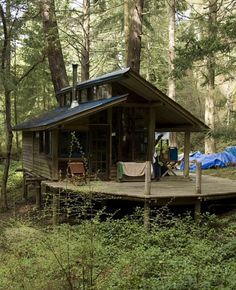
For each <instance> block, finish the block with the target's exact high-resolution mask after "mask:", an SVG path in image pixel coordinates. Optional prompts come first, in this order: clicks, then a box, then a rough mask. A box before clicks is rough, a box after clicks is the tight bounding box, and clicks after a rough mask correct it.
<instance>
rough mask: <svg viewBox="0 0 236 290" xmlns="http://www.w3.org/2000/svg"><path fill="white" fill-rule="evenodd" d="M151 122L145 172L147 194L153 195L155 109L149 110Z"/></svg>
mask: <svg viewBox="0 0 236 290" xmlns="http://www.w3.org/2000/svg"><path fill="white" fill-rule="evenodd" d="M148 113H149V122H148V148H147V161H146V171H145V194H147V195H150V194H151V164H152V158H153V153H154V146H155V126H156V112H155V108H153V107H151V108H149V112H148Z"/></svg>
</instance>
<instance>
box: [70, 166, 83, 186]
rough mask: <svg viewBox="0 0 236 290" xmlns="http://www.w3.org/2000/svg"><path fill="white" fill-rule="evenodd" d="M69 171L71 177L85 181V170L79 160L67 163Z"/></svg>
mask: <svg viewBox="0 0 236 290" xmlns="http://www.w3.org/2000/svg"><path fill="white" fill-rule="evenodd" d="M68 169H69V173H70V174H71V177H72V178H75V179H76V180H79V181H80V180H83V181H84V182H85V183H86V170H85V166H84V163H83V162H82V161H81V162H79V161H78V162H69V164H68Z"/></svg>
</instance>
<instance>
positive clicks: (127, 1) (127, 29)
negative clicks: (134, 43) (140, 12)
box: [124, 0, 131, 64]
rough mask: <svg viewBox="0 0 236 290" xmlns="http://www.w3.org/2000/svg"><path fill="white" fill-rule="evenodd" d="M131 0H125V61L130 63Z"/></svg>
mask: <svg viewBox="0 0 236 290" xmlns="http://www.w3.org/2000/svg"><path fill="white" fill-rule="evenodd" d="M130 4H131V2H130V0H124V36H125V48H126V49H125V62H126V64H128V46H129V34H130V13H131V10H130V7H131V5H130Z"/></svg>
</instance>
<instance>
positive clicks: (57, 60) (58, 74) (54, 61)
mask: <svg viewBox="0 0 236 290" xmlns="http://www.w3.org/2000/svg"><path fill="white" fill-rule="evenodd" d="M39 5H40V11H41V16H42V21H43V29H44V35H45V38H46V41H47V56H48V63H49V68H50V71H51V77H52V82H53V86H54V91H55V92H58V91H59V90H60V89H61V88H63V87H66V86H68V85H69V81H68V77H67V73H66V67H65V62H64V57H63V54H62V48H61V42H60V38H59V32H58V26H57V20H56V13H55V3H54V0H41V1H40V2H39Z"/></svg>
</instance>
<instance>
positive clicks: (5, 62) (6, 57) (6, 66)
mask: <svg viewBox="0 0 236 290" xmlns="http://www.w3.org/2000/svg"><path fill="white" fill-rule="evenodd" d="M10 7H11V2H10V0H7V1H6V13H5V12H4V10H3V7H2V5H1V4H0V18H1V20H2V26H3V32H4V33H3V34H4V39H3V46H2V64H1V68H2V73H3V87H4V97H5V124H6V156H5V164H4V169H3V176H2V187H1V195H0V208H1V209H3V210H6V209H7V207H8V204H7V181H8V176H9V167H10V162H11V149H12V139H13V134H12V126H11V88H10V68H11V41H10V40H11V36H10V27H11V23H10V18H11V11H10Z"/></svg>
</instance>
